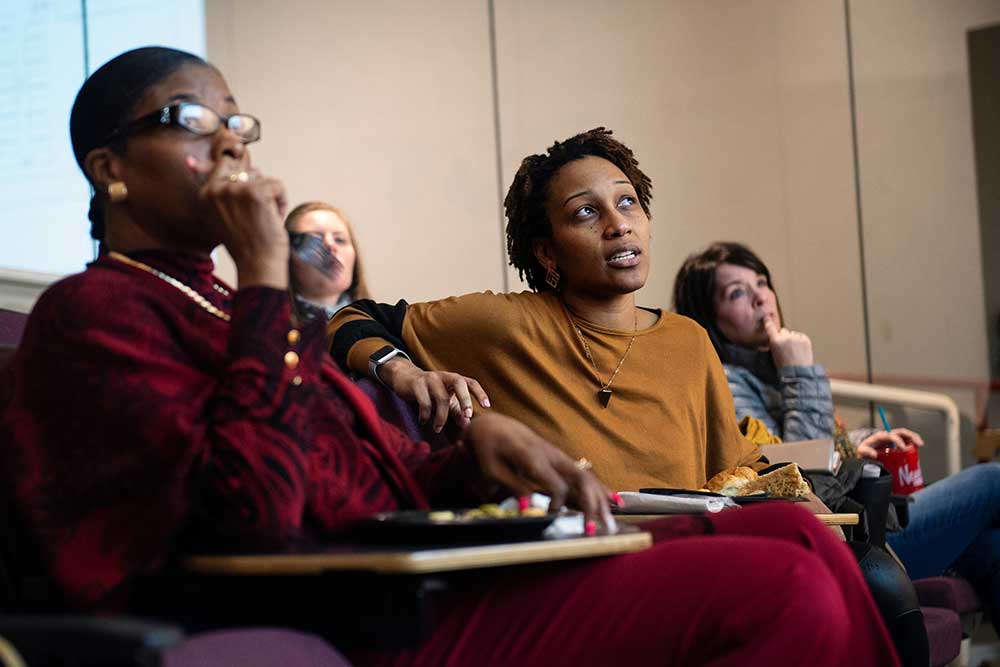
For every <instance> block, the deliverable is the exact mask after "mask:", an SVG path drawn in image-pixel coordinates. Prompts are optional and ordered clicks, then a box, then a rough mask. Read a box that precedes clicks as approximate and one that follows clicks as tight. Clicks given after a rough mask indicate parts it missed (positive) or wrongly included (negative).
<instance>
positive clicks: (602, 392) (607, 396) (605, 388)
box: [569, 313, 639, 408]
mask: <svg viewBox="0 0 1000 667" xmlns="http://www.w3.org/2000/svg"><path fill="white" fill-rule="evenodd" d="M633 318H634V319H633V321H632V338H631V339H629V342H628V347H626V348H625V354H623V355H622V358H621V359H619V360H618V365H617V366H615V370H614V372H613V373H612V374H611V377H610V378H608V381H607V382H605V381H604V380H602V379H601V372H600V371H599V370H597V363H595V362H594V356H593V355H592V354H591V353H590V346H589V345H587V339H586V338H584V336H583V330H581V329H580V325H579V324H577V323H576V320H575V319H573V316H572V315H570V317H569V319H570V321H571V322H573V329H575V330H576V335H577V336H579V338H580V342H581V343H583V352H584V354H586V355H587V360H588V361H590V365H591V366H593V368H594V375H595V376H597V383H598V384H599V385H601V388H600V389H599V390H598V392H597V400H599V401H600V402H601V407H605V408H606V407H608V403H610V402H611V394H612V393H613V392H612V391H611V383H612V382H614V381H615V378H616V377H618V371H620V370H621V369H622V364H624V363H625V359H626V358H627V357H628V353H629V352H631V351H632V343H634V342H635V336H636V332H637V331H638V330H639V314H638V313H633Z"/></svg>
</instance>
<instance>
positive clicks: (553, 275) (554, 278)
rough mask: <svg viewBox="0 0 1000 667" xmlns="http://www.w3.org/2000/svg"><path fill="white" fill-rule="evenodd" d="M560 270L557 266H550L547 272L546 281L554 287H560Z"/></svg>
mask: <svg viewBox="0 0 1000 667" xmlns="http://www.w3.org/2000/svg"><path fill="white" fill-rule="evenodd" d="M559 277H560V276H559V272H558V271H556V267H554V266H550V267H549V268H548V269H547V270H546V272H545V283H546V284H547V285H548V286H549V287H551V288H552V289H558V288H559Z"/></svg>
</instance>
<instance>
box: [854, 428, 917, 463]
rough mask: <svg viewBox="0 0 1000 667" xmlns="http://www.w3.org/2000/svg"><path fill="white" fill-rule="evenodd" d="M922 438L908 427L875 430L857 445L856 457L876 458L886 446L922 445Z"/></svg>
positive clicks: (911, 446)
mask: <svg viewBox="0 0 1000 667" xmlns="http://www.w3.org/2000/svg"><path fill="white" fill-rule="evenodd" d="M923 446H924V439H923V438H921V437H920V435H919V434H918V433H915V432H913V431H911V430H910V429H908V428H894V429H892V430H891V431H875V432H874V433H872V434H871V435H869V436H868V437H866V438H865V439H864V440H862V441H861V442H859V443H858V445H857V454H858V458H863V459H876V458H878V454H879V451H880V450H882V449H886V448H888V447H898V448H900V449H902V450H904V451H905V450H908V449H912V448H914V447H923Z"/></svg>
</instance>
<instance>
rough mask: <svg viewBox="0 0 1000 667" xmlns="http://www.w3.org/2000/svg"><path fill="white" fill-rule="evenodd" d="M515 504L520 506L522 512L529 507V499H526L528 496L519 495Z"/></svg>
mask: <svg viewBox="0 0 1000 667" xmlns="http://www.w3.org/2000/svg"><path fill="white" fill-rule="evenodd" d="M517 506H518V507H520V508H521V511H522V512H523V511H524V510H526V509H528V508H529V507H531V501H530V500H529V499H528V496H521V497H520V498H518V499H517Z"/></svg>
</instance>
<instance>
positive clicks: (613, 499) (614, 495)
mask: <svg viewBox="0 0 1000 667" xmlns="http://www.w3.org/2000/svg"><path fill="white" fill-rule="evenodd" d="M608 498H610V499H611V502H613V503H614V504H615V505H617V506H618V507H625V501H624V500H622V497H621V496H619V495H618V494H617V493H615V492H614V491H612V492H611V493H609V494H608Z"/></svg>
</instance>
